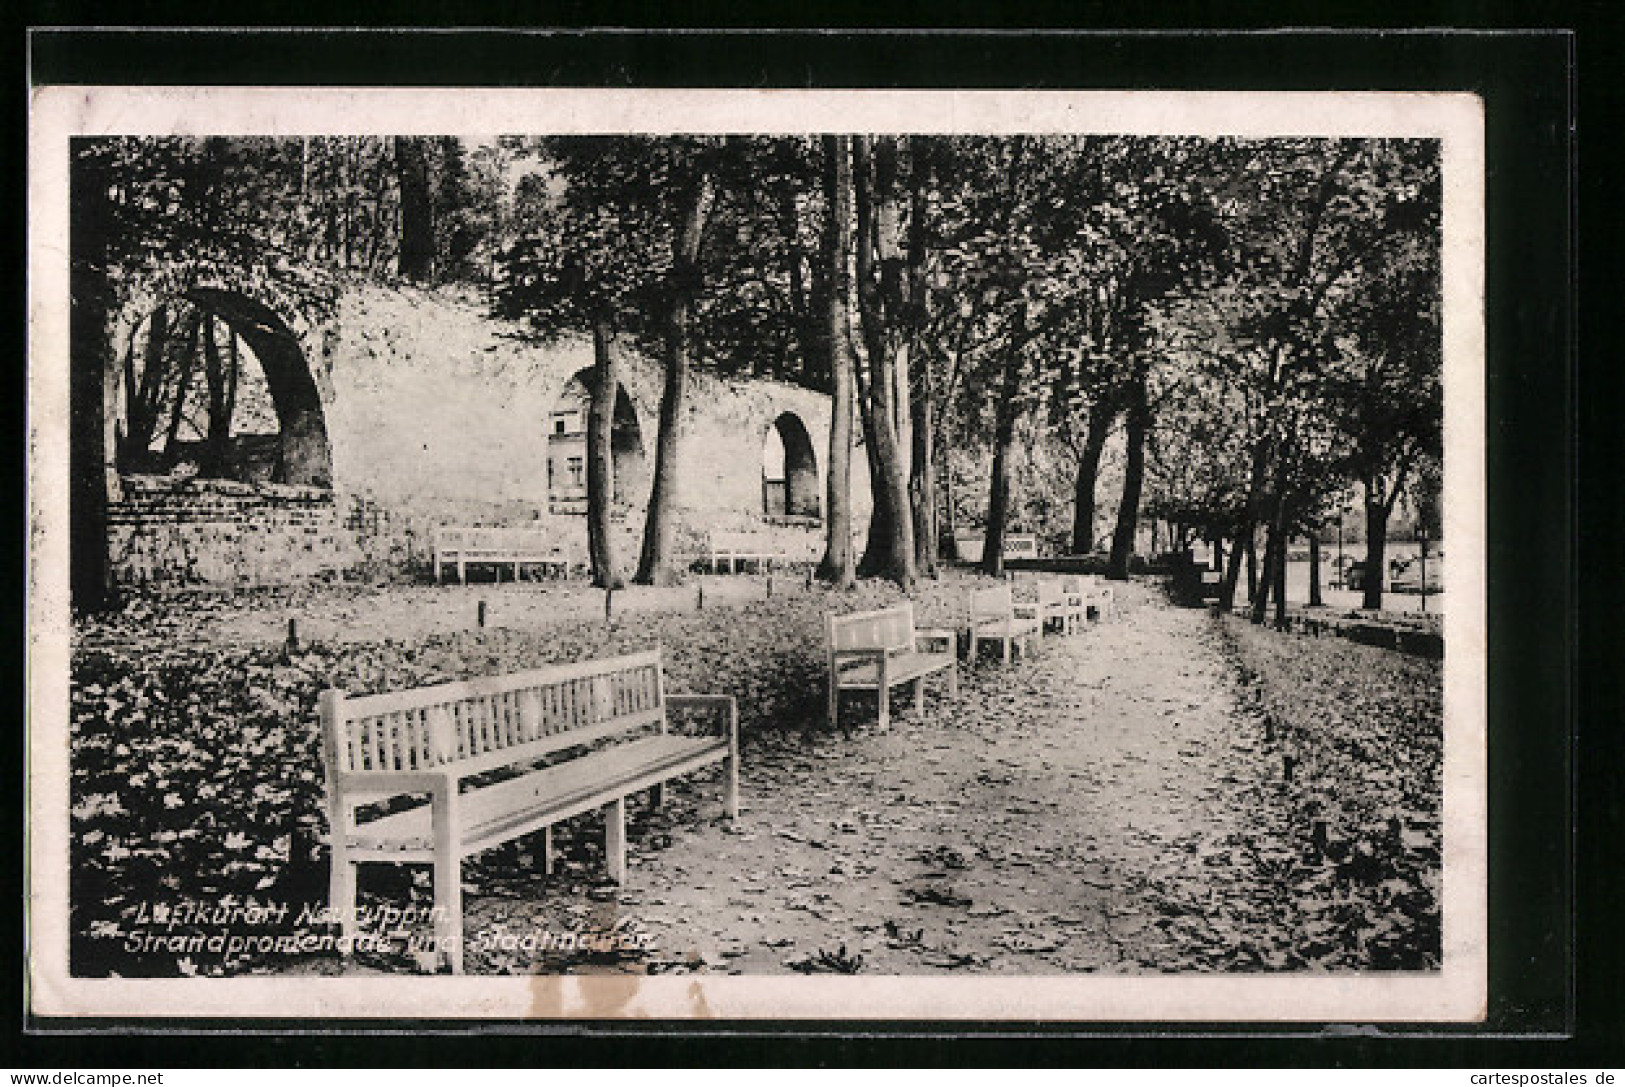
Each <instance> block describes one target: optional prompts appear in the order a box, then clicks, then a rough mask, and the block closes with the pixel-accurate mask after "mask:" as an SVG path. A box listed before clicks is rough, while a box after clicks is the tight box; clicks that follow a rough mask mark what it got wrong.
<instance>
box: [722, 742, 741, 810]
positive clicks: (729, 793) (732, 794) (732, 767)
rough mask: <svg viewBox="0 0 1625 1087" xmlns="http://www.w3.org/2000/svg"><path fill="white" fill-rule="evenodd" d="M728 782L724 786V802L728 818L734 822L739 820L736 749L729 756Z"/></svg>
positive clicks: (737, 759)
mask: <svg viewBox="0 0 1625 1087" xmlns="http://www.w3.org/2000/svg"><path fill="white" fill-rule="evenodd" d="M727 775H728V777H727V784H726V785H725V786H724V787H723V788H724V792H723V798H722V803H723V807H724V809H725V810H726V811H727V813H728V818H729V819H731V820H733V821H734V822H736V823H737V822H738V821H739V753H738V752H737V751H736V752H734V753H733V754H732V755H729V756H728V766H727Z"/></svg>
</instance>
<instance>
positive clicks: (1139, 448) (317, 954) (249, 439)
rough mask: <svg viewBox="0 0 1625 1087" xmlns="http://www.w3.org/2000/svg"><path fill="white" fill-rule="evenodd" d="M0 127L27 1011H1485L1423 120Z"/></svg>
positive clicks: (1023, 110) (1472, 360)
mask: <svg viewBox="0 0 1625 1087" xmlns="http://www.w3.org/2000/svg"><path fill="white" fill-rule="evenodd" d="M34 112H35V122H36V127H35V131H34V134H33V139H34V143H33V155H32V158H31V162H30V172H31V185H32V186H33V190H32V191H33V193H34V195H35V197H36V208H35V210H34V211H33V213H32V215H33V219H32V228H33V234H32V238H33V241H32V242H31V262H32V264H33V269H34V277H33V286H32V287H31V299H30V306H31V328H30V336H31V341H30V355H29V374H30V378H29V381H30V398H31V419H32V424H31V425H32V432H31V446H30V472H31V475H32V478H33V480H34V486H33V488H32V491H31V494H32V503H33V505H32V538H33V545H32V547H31V552H30V579H31V585H32V587H33V592H32V594H31V612H30V642H31V652H32V654H33V659H34V661H35V665H34V667H33V669H32V672H31V705H32V708H33V713H32V724H31V731H30V745H31V766H30V783H31V786H32V791H31V804H32V808H31V819H32V826H33V831H32V835H33V836H32V839H31V849H32V853H31V880H32V886H31V889H30V890H31V896H32V897H31V903H32V918H31V946H30V952H29V953H30V961H31V969H32V972H33V973H32V977H33V982H32V984H33V989H34V993H35V999H36V1001H41V1002H44V1003H45V1004H46V1005H48V1006H50V1007H52V1008H53V1009H54V1010H55V1012H56V1014H67V1015H73V1014H119V1015H133V1016H141V1015H151V1014H164V1015H196V1014H205V1013H207V1014H220V1013H222V1012H224V1013H226V1014H248V1015H268V1014H270V1015H278V1016H285V1017H304V1016H329V1015H358V1014H369V1015H370V1014H389V1015H424V1014H434V1015H447V1016H461V1015H470V1016H483V1015H500V1016H534V1017H541V1018H557V1017H565V1018H570V1017H585V1018H604V1017H615V1016H622V1015H631V1016H638V1015H660V1016H665V1017H672V1018H678V1017H686V1016H724V1017H761V1016H765V1017H774V1016H799V1017H806V1018H845V1019H861V1018H874V1017H895V1016H901V1015H918V1016H927V1017H946V1018H966V1017H980V1018H988V1019H1000V1018H1022V1019H1041V1018H1074V1019H1076V1018H1099V1019H1113V1018H1136V1017H1138V1018H1145V1017H1150V1016H1153V1015H1154V1016H1155V1017H1157V1018H1167V1019H1178V1018H1202V1019H1209V1020H1228V1019H1244V1018H1245V1019H1260V1018H1262V1019H1271V1018H1279V1019H1295V1018H1346V1019H1355V1018H1362V1019H1381V1018H1388V1017H1394V1018H1407V1019H1416V1020H1459V1021H1470V1020H1473V1019H1475V1018H1479V1017H1481V1016H1482V1014H1483V1001H1484V990H1485V935H1484V921H1483V915H1484V902H1483V899H1484V893H1485V888H1484V848H1485V847H1484V834H1485V829H1484V803H1485V795H1484V794H1485V783H1484V777H1483V765H1484V728H1485V721H1484V716H1485V714H1484V706H1483V698H1484V695H1483V687H1484V660H1483V655H1484V643H1485V629H1484V618H1483V616H1484V612H1483V596H1484V591H1485V584H1484V546H1485V545H1484V539H1483V519H1484V502H1485V497H1484V485H1483V476H1482V471H1483V468H1482V459H1483V448H1482V442H1483V420H1482V415H1483V404H1482V397H1483V393H1482V381H1483V376H1482V370H1483V358H1482V342H1483V329H1482V322H1483V313H1482V279H1483V268H1482V249H1481V247H1482V231H1483V226H1482V216H1483V208H1482V199H1483V195H1482V187H1483V167H1482V148H1481V140H1482V136H1481V132H1480V128H1479V126H1480V125H1481V117H1480V114H1479V112H1478V110H1477V103H1476V100H1473V99H1471V98H1470V97H1468V96H1463V95H1383V94H1364V95H1334V94H1322V95H1302V94H1300V95H1249V94H1239V93H1238V94H1226V95H1206V96H1204V95H1181V94H1154V93H1150V92H1146V93H1123V94H1109V95H1108V94H1097V95H1090V94H1083V93H1070V94H1046V93H1042V92H1010V93H998V94H992V93H982V94H973V93H961V92H929V93H927V92H919V93H916V94H912V95H899V94H895V93H894V94H891V95H886V94H880V93H875V94H869V93H866V92H844V93H830V92H783V93H779V94H762V93H757V94H746V93H745V92H721V91H718V92H693V93H686V92H667V93H666V94H665V95H662V94H657V93H654V92H647V93H645V92H636V93H627V92H563V91H555V92H541V91H531V92H505V93H502V94H496V95H491V96H487V97H486V98H481V97H479V96H476V95H475V94H474V93H473V92H438V93H436V94H433V95H429V94H425V93H422V92H407V91H379V92H369V93H362V92H338V91H331V90H329V91H315V90H312V91H299V90H288V89H283V90H278V91H269V90H261V91H257V92H256V91H254V90H252V89H250V90H247V91H222V90H214V91H203V90H195V89H193V90H188V89H184V88H182V89H158V88H146V89H140V90H133V89H128V88H125V89H118V88H114V89H101V90H98V91H94V92H81V91H73V92H71V93H70V92H67V91H66V90H63V91H62V93H60V94H56V95H55V96H53V95H51V94H49V93H45V94H43V96H42V97H40V98H37V99H36V103H35V111H34ZM132 118H141V121H140V122H139V123H138V124H132V123H131V119H132ZM154 983H161V984H154ZM1339 1013H1341V1014H1339Z"/></svg>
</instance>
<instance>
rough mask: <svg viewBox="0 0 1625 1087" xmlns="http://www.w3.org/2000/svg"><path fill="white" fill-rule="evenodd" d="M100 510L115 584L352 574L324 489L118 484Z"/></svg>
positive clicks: (131, 480) (147, 480)
mask: <svg viewBox="0 0 1625 1087" xmlns="http://www.w3.org/2000/svg"><path fill="white" fill-rule="evenodd" d="M121 484H122V488H121V489H122V492H123V493H122V496H121V497H120V498H119V499H118V500H117V501H114V502H112V503H111V504H110V505H109V507H108V534H109V543H110V550H111V554H112V563H113V572H114V577H115V579H116V580H117V581H118V582H119V583H120V584H123V585H127V586H140V587H148V588H188V587H196V586H203V585H217V586H233V585H263V584H276V583H286V582H299V581H308V580H310V579H312V578H315V577H319V576H322V575H331V574H334V573H336V572H338V571H341V570H343V569H346V568H348V567H350V566H352V565H353V564H354V562H355V553H354V552H355V547H354V543H353V539H352V537H351V535H350V533H348V532H346V531H345V530H344V528H343V526H342V525H341V523H340V519H339V517H338V516H337V514H336V511H335V506H334V500H333V494H332V492H331V491H329V490H327V489H326V488H323V487H309V486H292V485H287V484H275V483H257V484H256V483H239V482H236V481H234V480H223V479H199V478H190V479H188V478H177V477H170V476H136V475H131V476H125V477H123V479H122V480H121Z"/></svg>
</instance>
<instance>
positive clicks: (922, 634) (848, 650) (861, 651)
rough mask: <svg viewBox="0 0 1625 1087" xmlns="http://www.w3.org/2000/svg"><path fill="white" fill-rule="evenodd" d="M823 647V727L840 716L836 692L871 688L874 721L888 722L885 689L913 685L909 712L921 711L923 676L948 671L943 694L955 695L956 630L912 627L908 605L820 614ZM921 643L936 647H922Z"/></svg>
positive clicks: (888, 695)
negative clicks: (826, 679)
mask: <svg viewBox="0 0 1625 1087" xmlns="http://www.w3.org/2000/svg"><path fill="white" fill-rule="evenodd" d="M824 624H825V639H824V642H825V647H826V649H827V651H828V663H829V725H830V728H831V729H833V728H835V727H836V726H837V724H838V723H839V720H840V697H841V692H842V691H874V692H875V693H876V695H877V696H878V698H879V701H880V707H879V725H880V727H881V728H882V729H885V728H888V727H890V725H891V709H890V705H891V703H890V698H891V689H892V688H893V687H895V686H897V685H898V684H901V683H913V684H914V712H915V713H920V712H922V711H923V710H924V709H925V677H926V676H929V675H931V674H933V673H936V672H947V673H948V694H949V696H950V697H952V696H955V695H957V694H958V693H959V654H958V639H959V635H958V634H957V632H955V631H952V630H939V629H925V630H917V629H915V627H914V605H913V604H899V605H897V606H896V607H892V608H883V609H881V610H879V611H865V612H859V613H857V614H855V615H826V616H825V617H824ZM922 644H933V645H941V646H942V648H939V649H923V648H921V646H922Z"/></svg>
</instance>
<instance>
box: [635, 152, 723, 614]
mask: <svg viewBox="0 0 1625 1087" xmlns="http://www.w3.org/2000/svg"><path fill="white" fill-rule="evenodd" d="M714 195H715V188H714V186H713V185H712V181H711V175H710V174H709V173H707V172H705V171H703V170H702V171H701V172H700V175H699V177H698V178H696V179H695V182H694V187H693V190H692V191H691V192H690V193H689V197H688V201H687V203H686V204H685V205H684V207H683V218H682V223H681V226H680V227H679V229H678V233H677V238H676V239H675V240H676V244H675V245H674V246H673V247H672V250H673V252H672V257H673V263H672V282H671V286H670V290H671V314H670V324H669V328H668V330H667V338H666V382H665V389H664V390H663V391H662V393H661V396H660V433H659V436H658V437H657V439H656V447H655V476H654V485H653V487H652V488H651V489H650V492H649V507H648V510H647V512H646V514H645V517H644V522H643V553H642V555H641V556H640V557H639V559H638V572H637V580H638V582H639V583H640V584H643V585H670V584H671V583H672V582H673V581H675V580H676V571H675V570H673V569H672V548H673V542H674V538H675V536H676V534H677V525H676V514H675V507H676V505H677V500H676V490H677V486H678V474H679V472H680V471H681V463H682V461H681V458H680V456H679V453H678V449H679V447H680V445H681V443H682V438H683V407H684V404H683V400H684V392H685V390H686V388H687V386H688V367H689V355H690V352H691V344H690V327H689V326H690V325H691V324H692V322H693V315H694V299H695V296H696V295H697V294H698V293H699V289H700V277H701V272H700V239H701V237H702V236H703V235H704V233H705V221H706V218H707V216H708V215H709V214H710V211H711V201H712V198H713V197H714ZM613 404H614V402H613V400H612V401H611V407H612V409H613Z"/></svg>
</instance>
